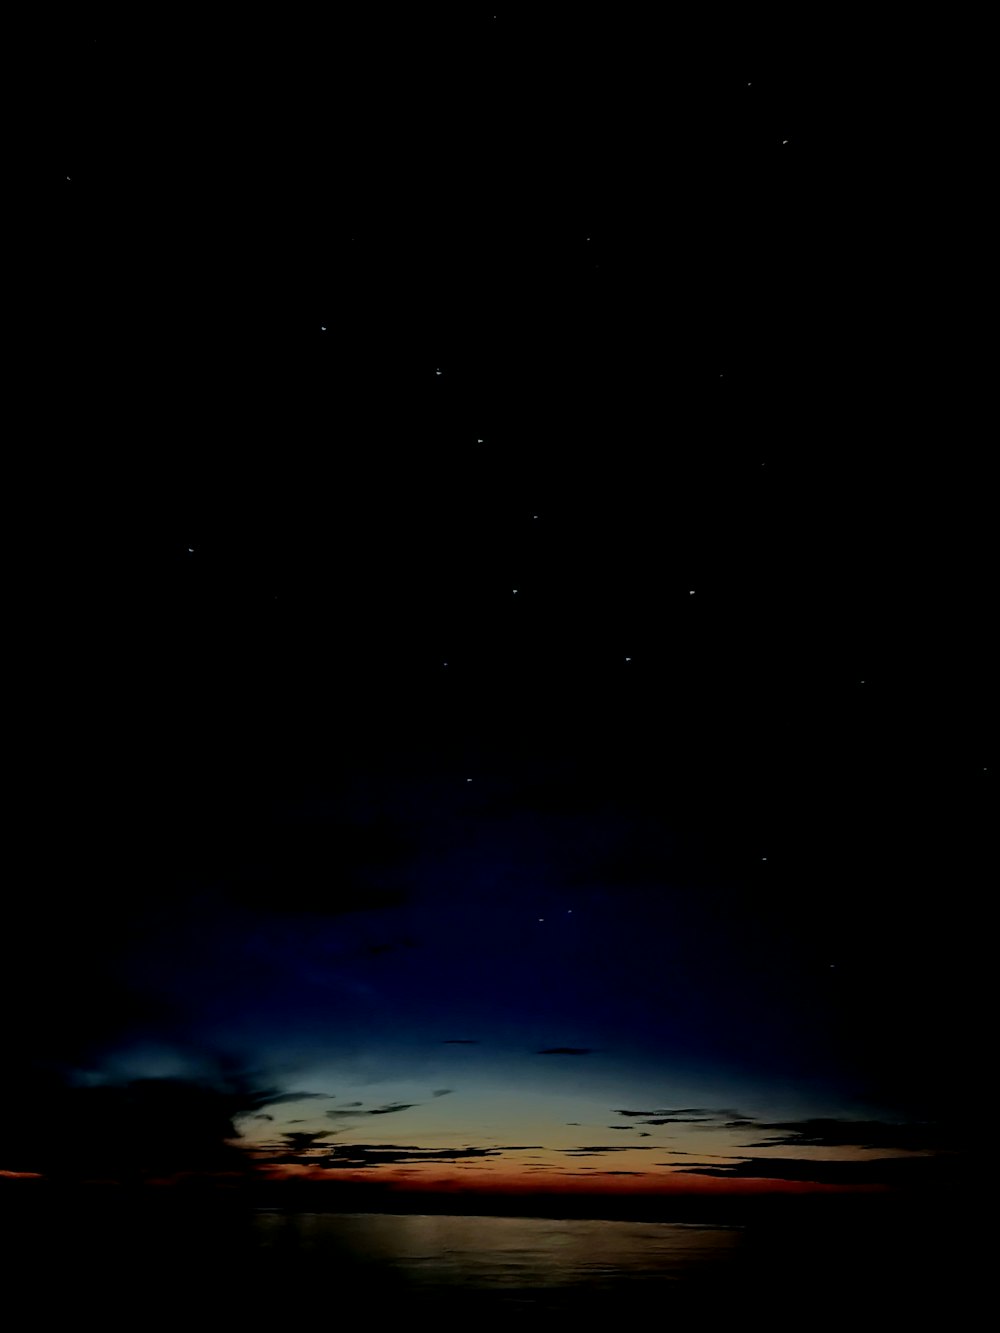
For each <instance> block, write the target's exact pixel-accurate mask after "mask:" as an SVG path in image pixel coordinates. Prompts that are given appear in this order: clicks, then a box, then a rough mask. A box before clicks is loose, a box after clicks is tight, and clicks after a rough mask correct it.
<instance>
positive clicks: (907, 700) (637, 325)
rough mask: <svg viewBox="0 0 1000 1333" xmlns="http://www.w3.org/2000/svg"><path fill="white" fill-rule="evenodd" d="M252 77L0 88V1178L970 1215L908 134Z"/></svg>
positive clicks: (952, 354)
mask: <svg viewBox="0 0 1000 1333" xmlns="http://www.w3.org/2000/svg"><path fill="white" fill-rule="evenodd" d="M393 25H395V26H393ZM445 36H446V37H447V39H448V44H447V50H448V51H451V52H454V51H456V50H457V51H460V52H461V53H462V55H461V58H460V59H454V58H453V57H448V58H445V56H444V55H443V54H442V51H443V50H444V49H445V48H444V47H443V46H442V40H443V38H444V37H445ZM272 37H273V41H274V42H275V43H276V44H277V45H276V46H275V47H274V48H273V49H272V47H271V46H270V45H269V44H268V42H270V40H271V38H268V42H265V41H264V39H263V37H261V36H255V35H254V34H253V33H251V32H244V33H242V34H239V35H238V36H236V37H234V36H233V35H232V34H229V33H213V32H212V31H210V30H209V29H206V30H205V31H204V32H202V33H201V34H199V36H198V40H197V41H193V40H191V39H190V36H189V35H188V36H185V35H184V34H181V33H174V34H173V35H171V34H161V35H160V36H159V37H158V41H157V43H156V44H154V45H152V46H145V45H144V46H141V49H140V47H137V46H135V45H134V44H132V39H131V38H130V36H129V34H127V33H121V32H117V31H112V30H111V29H110V28H108V27H102V26H101V25H100V24H97V25H95V24H94V23H93V22H92V20H91V19H90V18H86V19H80V20H78V21H75V26H74V27H72V28H70V29H67V30H66V31H65V32H64V33H63V34H62V35H61V36H60V37H58V38H56V39H54V46H53V47H52V50H51V51H50V52H48V54H47V56H46V64H45V67H46V69H47V70H48V73H47V74H45V75H44V77H43V79H42V85H41V86H42V87H43V89H45V90H46V94H45V96H43V97H42V98H41V103H42V105H43V106H44V107H45V108H46V110H45V112H44V114H43V113H41V112H40V113H39V114H40V116H41V117H42V119H41V120H40V122H39V136H40V137H39V144H40V145H41V147H40V149H39V155H38V159H37V160H38V165H39V171H40V173H41V178H42V179H41V183H40V185H39V190H38V195H37V201H36V202H37V209H38V226H37V229H36V234H35V240H34V242H33V243H34V245H35V246H36V252H35V270H34V271H37V273H38V274H39V278H38V283H39V291H38V293H37V294H36V297H35V299H34V300H33V302H32V303H31V308H30V310H28V311H27V312H26V313H25V315H24V332H25V336H24V338H23V339H22V343H23V347H24V349H27V350H26V351H25V353H24V355H25V362H24V375H23V376H22V377H21V379H22V383H23V385H24V386H25V388H26V391H27V393H28V394H29V396H30V398H31V400H32V402H33V403H35V404H36V407H37V410H38V412H39V413H40V414H41V416H40V418H39V419H40V421H41V425H40V426H39V431H40V435H39V438H43V437H44V439H45V440H46V441H49V443H46V444H45V445H44V446H42V445H32V446H31V448H28V447H27V446H26V447H25V449H24V451H23V454H19V456H18V461H17V464H16V469H15V470H16V471H17V476H16V477H15V478H14V481H15V485H14V488H13V490H12V494H13V495H15V496H17V497H22V499H23V503H22V500H17V501H16V502H15V507H16V508H18V510H19V512H18V515H17V517H16V521H15V527H16V529H17V531H16V533H15V536H16V537H17V536H18V534H19V538H18V540H16V541H15V555H14V557H13V559H14V560H15V563H17V564H18V567H19V568H20V569H21V570H23V579H22V581H21V584H20V585H19V588H20V591H19V592H18V598H17V613H18V615H21V614H22V613H23V621H22V622H19V623H20V624H21V629H20V630H19V632H18V635H17V643H18V645H19V647H18V649H17V653H18V659H19V665H20V667H21V672H20V676H19V680H20V684H19V685H18V686H17V693H16V696H12V697H13V698H15V699H16V708H17V711H18V716H19V719H20V721H21V722H23V723H24V724H25V725H24V728H23V734H24V735H25V736H26V737H27V738H28V739H27V743H26V745H25V747H24V750H23V754H21V755H20V756H19V760H18V769H17V771H18V773H19V774H20V775H21V780H20V781H19V782H18V784H17V788H18V790H17V792H16V795H15V797H14V801H15V809H14V811H13V814H14V821H13V822H14V825H15V829H16V833H17V837H18V840H19V841H20V840H23V843H24V848H25V850H24V854H23V855H20V854H19V855H18V858H17V865H18V867H20V869H19V871H18V876H17V877H16V884H15V886H14V888H13V889H12V890H11V894H10V897H11V902H10V905H9V906H8V907H7V908H6V909H5V912H6V917H7V920H6V929H5V953H6V959H7V966H6V967H5V972H4V976H3V979H2V985H3V1000H4V1004H5V1012H6V1013H7V1014H8V1015H9V1016H10V1018H11V1023H10V1027H11V1031H10V1035H9V1040H8V1046H7V1052H6V1055H5V1058H4V1068H3V1071H2V1077H3V1083H4V1090H3V1103H4V1110H5V1118H6V1124H5V1126H4V1127H3V1129H2V1132H0V1172H2V1173H9V1174H17V1175H22V1174H27V1175H38V1176H42V1177H51V1178H59V1179H73V1180H81V1179H105V1178H108V1179H119V1178H134V1177H135V1176H136V1175H138V1177H139V1178H141V1179H176V1178H178V1177H179V1176H181V1175H184V1174H185V1173H189V1172H192V1171H193V1172H207V1173H208V1174H210V1175H211V1174H212V1173H215V1172H220V1173H222V1174H225V1172H227V1171H231V1170H233V1169H236V1167H235V1166H234V1163H235V1164H238V1168H239V1169H240V1170H243V1169H246V1168H247V1167H248V1166H249V1167H252V1169H253V1170H254V1171H256V1172H258V1173H259V1174H260V1175H261V1176H262V1177H268V1178H280V1177H283V1176H294V1175H300V1176H308V1177H309V1178H310V1179H312V1178H315V1179H316V1180H323V1181H333V1180H336V1179H341V1180H342V1179H357V1180H374V1179H381V1180H383V1181H392V1182H394V1183H395V1184H396V1185H397V1186H400V1187H402V1186H404V1185H410V1186H417V1187H419V1186H424V1185H434V1186H437V1185H440V1184H443V1185H444V1186H446V1187H448V1188H454V1187H455V1186H456V1184H462V1185H466V1184H468V1185H469V1187H470V1188H471V1187H472V1186H473V1185H475V1186H477V1187H478V1186H480V1185H483V1186H486V1185H488V1186H491V1187H495V1188H504V1189H509V1188H521V1189H542V1188H545V1189H549V1188H557V1187H559V1188H570V1187H571V1188H578V1189H590V1188H595V1189H596V1188H598V1187H600V1188H607V1189H629V1190H646V1189H647V1188H652V1189H655V1190H661V1189H662V1190H673V1191H676V1190H691V1191H697V1190H702V1191H705V1190H723V1189H728V1190H744V1189H753V1190H761V1189H799V1188H802V1187H807V1188H811V1189H826V1188H851V1189H868V1188H884V1187H886V1186H897V1185H898V1186H906V1187H915V1188H923V1187H924V1186H927V1187H930V1186H931V1185H935V1184H936V1183H939V1182H940V1181H941V1180H944V1179H951V1178H952V1177H953V1176H956V1175H959V1176H960V1175H962V1173H964V1172H965V1171H966V1170H967V1166H966V1163H967V1162H968V1160H969V1159H968V1153H969V1151H970V1150H971V1149H972V1148H973V1147H974V1146H975V1145H976V1143H977V1135H978V1132H979V1131H978V1129H977V1126H976V1118H977V1116H976V1113H975V1111H974V1110H970V1102H971V1101H972V1100H974V1098H973V1094H972V1093H971V1091H970V1089H971V1088H973V1087H975V1086H976V1084H977V1082H978V1079H979V1077H980V1076H981V1072H982V1070H983V1068H984V1067H985V1066H984V1043H983V1018H982V1015H983V1014H984V1012H985V992H986V980H985V978H986V977H987V976H988V974H989V967H988V958H987V950H988V948H989V942H988V935H987V934H986V933H985V932H984V929H983V925H982V914H981V903H982V893H983V890H984V886H985V885H986V883H987V882H988V879H989V869H988V859H989V858H988V851H987V849H988V847H989V839H988V836H987V830H988V823H987V813H986V812H987V809H988V804H987V802H988V793H989V791H990V789H991V784H992V780H993V778H992V769H991V760H990V753H989V750H990V742H989V738H988V735H987V728H986V719H987V717H988V713H989V710H988V708H987V705H986V700H987V699H988V697H989V695H988V689H987V667H986V662H987V660H988V659H987V656H986V634H987V625H988V619H989V618H988V616H986V615H985V612H984V606H985V605H986V604H988V603H987V599H986V582H985V576H984V573H983V570H984V568H986V565H987V562H986V550H987V536H986V534H987V533H988V531H989V528H990V525H989V522H988V518H987V513H986V509H985V505H986V488H984V487H983V486H981V485H980V484H978V481H977V478H978V476H979V471H980V470H981V461H982V460H981V458H980V456H979V452H978V446H977V445H976V443H975V439H974V436H975V432H974V431H972V430H971V428H970V424H969V423H970V422H971V420H972V416H973V415H974V414H973V411H972V407H973V399H972V396H971V390H970V389H969V373H968V372H969V366H970V365H971V364H972V363H971V361H970V360H969V356H970V355H971V354H970V353H969V352H968V349H967V348H966V347H965V344H964V343H963V335H961V333H960V332H955V331H954V325H953V324H952V323H951V322H950V321H949V318H948V304H947V302H948V297H947V293H946V290H945V288H946V286H947V284H941V285H939V286H935V283H934V281H933V278H932V277H931V276H930V275H927V274H926V272H925V283H924V285H923V286H915V285H914V281H913V277H912V275H913V272H914V266H915V265H917V264H918V262H919V263H921V264H922V263H923V262H924V256H925V253H926V251H925V248H924V247H923V245H922V242H921V238H920V235H919V232H915V231H914V230H913V225H914V224H913V217H914V216H915V215H916V214H915V212H914V210H913V209H911V207H910V203H912V200H913V197H914V195H913V191H915V190H916V182H917V179H918V175H919V173H918V165H919V164H918V162H917V158H918V156H919V154H918V153H917V148H916V144H917V142H918V140H919V135H916V133H914V135H913V136H911V138H907V136H906V135H902V136H899V137H897V139H896V140H895V149H894V152H893V154H892V155H891V157H890V160H889V165H887V161H886V157H885V153H884V150H883V149H881V148H879V146H878V145H879V143H880V142H883V143H884V138H885V136H884V134H883V135H882V137H881V139H880V136H879V133H878V132H877V130H878V127H880V126H881V127H883V128H884V127H885V125H886V124H887V123H888V119H887V117H889V110H888V109H887V107H886V106H885V105H884V103H883V101H882V100H881V97H880V94H879V91H878V86H877V85H875V84H867V83H865V82H864V81H863V80H860V79H857V80H855V81H854V82H853V83H852V84H851V86H850V88H848V86H847V84H846V83H843V82H841V83H838V82H837V78H836V75H835V73H833V72H831V71H828V70H824V71H819V70H818V69H814V68H812V67H809V66H808V65H807V64H803V66H802V67H801V68H795V69H791V68H785V67H783V68H782V69H780V70H777V69H775V68H774V67H772V66H771V65H768V63H767V62H766V61H765V60H761V59H759V58H758V57H757V56H756V55H754V54H752V53H751V52H750V49H749V48H748V49H747V51H745V52H742V53H741V54H740V55H739V57H738V58H737V59H732V60H730V59H728V58H726V59H723V58H721V57H719V56H717V55H709V54H705V57H704V58H703V59H701V60H698V59H694V58H693V56H692V53H691V52H689V51H685V50H683V49H681V48H680V47H678V49H677V50H676V51H673V53H672V54H671V53H667V57H669V58H667V57H664V58H663V59H661V58H660V56H656V55H654V53H653V52H652V51H648V50H645V49H643V50H639V49H637V47H636V43H635V39H634V34H630V33H626V32H625V31H624V30H622V31H611V32H608V31H607V30H606V28H605V27H602V26H601V24H600V23H599V22H598V21H597V20H592V21H591V20H577V19H574V25H573V29H572V32H571V33H567V32H566V31H564V27H563V24H562V22H561V21H557V20H555V19H537V18H534V17H533V18H532V19H531V20H530V22H529V20H528V19H527V18H524V17H508V16H503V22H502V23H501V22H500V21H499V19H495V18H494V17H493V14H492V11H491V12H490V14H485V13H484V14H483V15H478V16H476V15H474V14H470V15H467V16H462V17H454V16H450V17H449V18H447V20H446V19H444V18H433V17H431V18H427V17H426V16H420V17H419V18H418V17H417V16H410V17H403V18H399V17H394V18H393V19H392V21H391V24H390V25H389V27H388V28H386V27H385V25H382V26H378V25H376V24H375V23H374V21H373V20H372V21H366V20H364V19H363V18H358V19H356V20H350V21H348V22H346V23H345V25H344V26H342V27H341V28H339V29H338V30H337V32H336V33H332V32H327V31H325V30H324V32H323V33H322V34H317V37H316V41H315V42H306V43H303V42H302V41H301V40H300V38H299V37H297V36H295V35H294V34H291V33H277V34H272ZM233 42H235V44H236V45H235V47H233V45H232V43H233ZM265 48H266V49H265ZM234 51H235V53H236V54H239V53H242V55H243V57H245V58H239V59H237V58H234ZM334 54H336V55H337V69H338V70H339V71H340V73H338V75H337V78H336V79H334V80H332V81H331V75H330V64H329V62H330V60H331V59H333V55H334ZM661 55H662V53H661ZM345 61H346V64H345V63H344V62H345ZM261 62H263V64H262V63H261ZM178 68H180V69H183V70H184V71H186V77H185V80H184V81H183V83H184V88H185V90H186V91H185V93H184V96H183V98H180V100H178V99H179V97H180V94H179V93H178V92H177V86H178V85H177V82H176V78H175V73H176V70H177V69H178ZM262 68H263V69H265V70H270V71H271V73H272V74H273V75H274V79H277V83H275V82H274V79H264V80H263V83H262V82H261V79H260V78H259V77H258V74H255V73H254V71H258V73H259V71H260V69H262ZM279 70H280V71H283V72H282V73H281V76H280V78H278V73H277V71H279ZM595 71H604V73H603V74H601V75H600V77H598V75H597V74H596V73H595ZM40 77H41V76H40ZM265 88H271V89H272V92H271V93H266V92H265ZM893 105H895V104H893ZM893 114H895V113H893ZM873 127H874V128H873ZM911 139H912V141H911ZM920 142H923V140H920ZM908 201H909V202H908ZM944 327H949V328H951V329H952V334H951V335H950V337H949V341H948V345H947V346H944V345H943V344H942V341H941V333H940V330H941V329H942V328H944ZM963 386H964V387H963ZM85 441H86V443H84V442H85ZM12 706H14V705H12Z"/></svg>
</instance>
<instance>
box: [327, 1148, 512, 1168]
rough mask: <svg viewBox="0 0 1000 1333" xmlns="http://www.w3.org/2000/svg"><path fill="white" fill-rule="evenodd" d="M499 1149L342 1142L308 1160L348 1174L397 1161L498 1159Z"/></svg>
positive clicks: (389, 1164)
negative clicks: (321, 1156) (352, 1171)
mask: <svg viewBox="0 0 1000 1333" xmlns="http://www.w3.org/2000/svg"><path fill="white" fill-rule="evenodd" d="M501 1155H502V1154H501V1150H500V1149H499V1148H417V1147H414V1146H412V1145H400V1144H391V1143H390V1144H370V1143H350V1144H348V1143H345V1144H338V1145H337V1146H336V1147H335V1148H334V1149H333V1150H332V1151H331V1153H330V1156H329V1157H326V1158H319V1159H316V1158H311V1159H310V1163H311V1164H312V1165H314V1166H319V1167H322V1168H323V1170H324V1171H351V1170H358V1169H361V1168H371V1167H379V1166H394V1165H396V1164H397V1163H399V1162H455V1161H461V1160H463V1159H467V1158H473V1157H500V1156H501Z"/></svg>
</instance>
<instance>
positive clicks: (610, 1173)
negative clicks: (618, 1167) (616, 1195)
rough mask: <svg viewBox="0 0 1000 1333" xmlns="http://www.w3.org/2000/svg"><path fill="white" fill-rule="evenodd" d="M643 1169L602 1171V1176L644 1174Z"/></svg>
mask: <svg viewBox="0 0 1000 1333" xmlns="http://www.w3.org/2000/svg"><path fill="white" fill-rule="evenodd" d="M645 1174H646V1172H645V1171H602V1172H601V1175H602V1176H644V1175H645Z"/></svg>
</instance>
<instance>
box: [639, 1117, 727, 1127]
mask: <svg viewBox="0 0 1000 1333" xmlns="http://www.w3.org/2000/svg"><path fill="white" fill-rule="evenodd" d="M642 1123H643V1124H644V1125H708V1124H717V1123H718V1122H717V1121H716V1119H715V1117H714V1116H711V1115H693V1116H676V1115H675V1116H661V1117H658V1118H656V1119H653V1120H643V1122H642Z"/></svg>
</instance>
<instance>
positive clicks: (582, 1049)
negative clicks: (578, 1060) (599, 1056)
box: [537, 1046, 593, 1055]
mask: <svg viewBox="0 0 1000 1333" xmlns="http://www.w3.org/2000/svg"><path fill="white" fill-rule="evenodd" d="M537 1054H538V1055H592V1054H593V1051H592V1050H591V1048H590V1047H589V1046H549V1047H548V1048H547V1049H546V1050H544V1051H538V1052H537Z"/></svg>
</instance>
